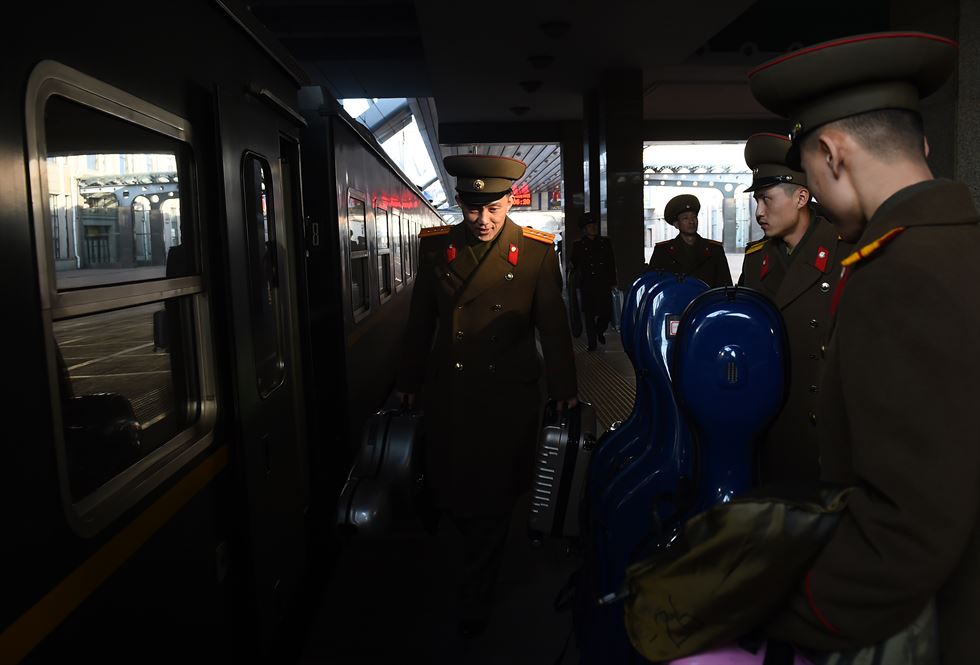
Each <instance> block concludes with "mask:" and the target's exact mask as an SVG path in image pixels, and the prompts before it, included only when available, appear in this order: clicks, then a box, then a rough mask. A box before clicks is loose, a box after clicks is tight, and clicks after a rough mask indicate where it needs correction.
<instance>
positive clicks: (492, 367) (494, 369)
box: [487, 363, 497, 372]
mask: <svg viewBox="0 0 980 665" xmlns="http://www.w3.org/2000/svg"><path fill="white" fill-rule="evenodd" d="M487 369H488V370H490V371H491V372H495V371H497V368H496V367H494V365H493V363H491V364H490V366H489V367H487Z"/></svg>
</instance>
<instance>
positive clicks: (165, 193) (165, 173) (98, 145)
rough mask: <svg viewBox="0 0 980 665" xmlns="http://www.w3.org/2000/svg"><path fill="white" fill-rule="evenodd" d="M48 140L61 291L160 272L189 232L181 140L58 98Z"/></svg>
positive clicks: (52, 102)
mask: <svg viewBox="0 0 980 665" xmlns="http://www.w3.org/2000/svg"><path fill="white" fill-rule="evenodd" d="M45 139H46V143H47V156H46V158H45V160H44V161H45V164H46V167H47V168H46V173H45V175H46V184H47V189H48V210H47V215H48V224H49V228H50V230H51V231H50V232H51V248H50V251H51V254H52V256H53V258H54V260H55V274H56V276H57V284H58V289H59V290H63V289H76V288H80V287H86V286H98V285H107V284H117V283H123V282H134V281H142V280H148V279H160V278H162V277H165V276H166V273H167V270H166V264H167V254H168V252H169V251H170V249H171V248H172V247H174V246H177V245H179V244H181V242H182V237H183V236H184V235H186V234H184V233H182V231H181V229H180V228H179V225H180V193H181V189H180V180H181V178H180V175H181V171H182V170H183V166H182V164H181V154H182V153H183V152H184V150H185V148H184V146H183V144H181V143H180V142H179V141H176V140H174V139H170V138H167V137H164V136H162V135H160V134H157V133H155V132H151V131H148V130H143V129H139V128H136V127H134V126H133V125H130V124H128V123H126V122H125V121H123V120H120V119H118V118H114V117H111V116H108V115H105V114H102V113H100V112H98V111H95V110H93V109H90V108H87V107H84V106H82V105H80V104H76V103H74V102H71V101H68V100H66V99H64V98H61V97H57V96H54V97H51V98H50V99H49V100H48V102H47V104H46V105H45ZM174 224H176V225H177V229H176V231H175V230H174V226H173V225H174ZM191 272H192V271H191V267H190V266H188V272H186V273H184V275H187V274H191ZM171 276H183V275H171Z"/></svg>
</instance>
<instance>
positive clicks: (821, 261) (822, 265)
mask: <svg viewBox="0 0 980 665" xmlns="http://www.w3.org/2000/svg"><path fill="white" fill-rule="evenodd" d="M829 258H830V252H828V251H827V248H826V247H818V248H817V259H816V260H815V261H814V262H813V265H814V266H815V267H816V269H817V270H819V271H820V272H827V260H828V259H829Z"/></svg>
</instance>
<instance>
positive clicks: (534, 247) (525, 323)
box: [397, 219, 577, 517]
mask: <svg viewBox="0 0 980 665" xmlns="http://www.w3.org/2000/svg"><path fill="white" fill-rule="evenodd" d="M469 233H470V232H469V230H468V229H467V228H466V226H465V224H458V225H456V226H454V227H451V228H450V229H449V231H448V233H445V234H443V235H434V236H428V237H426V233H425V232H423V234H422V236H423V237H422V240H421V242H420V257H419V267H418V272H417V279H416V282H415V287H414V292H413V294H412V304H411V310H410V313H409V320H408V326H407V331H406V335H405V346H404V353H403V356H402V357H403V361H402V364H401V367H400V369H399V372H398V377H397V385H398V389H399V390H401V391H403V392H409V393H418V392H419V391H420V388H421V389H422V407H423V409H424V410H425V428H426V442H425V449H426V475H427V478H428V483H429V487H430V489H431V491H432V495H433V500H434V501H435V503H436V505H437V506H438V507H440V508H441V509H443V510H446V511H449V512H450V513H451V514H453V515H455V516H457V517H479V516H492V515H501V514H504V513H508V512H509V511H510V510H511V509H512V508H513V504H514V501H515V500H516V498H517V497H518V496H520V494H521V493H523V492H524V491H525V490H526V489H527V488H528V487H529V486H530V481H531V472H532V467H533V460H534V451H535V445H536V441H537V434H538V421H539V418H540V415H541V407H542V404H541V391H540V388H539V383H538V382H539V378H540V376H541V364H540V362H539V360H538V352H537V348H536V345H535V336H534V331H535V329H537V331H538V336H539V338H540V341H541V349H542V352H543V355H544V376H545V379H546V382H547V390H548V394H549V395H550V396H551V397H553V398H555V399H568V398H570V397H573V396H575V394H576V392H577V388H576V380H575V364H574V359H573V356H572V340H571V335H570V334H569V331H568V323H567V322H568V317H567V314H566V311H565V305H564V302H563V301H562V297H561V289H562V281H561V274H560V271H559V268H558V260H557V257H556V256H555V251H554V247H553V244H552V242H551V236H550V234H545V233H542V232H540V231H533V230H531V229H524V230H522V228H521V227H520V226H518V225H516V224H514V223H513V222H512V221H511V220H510V219H508V220H506V222H505V224H504V228H503V229H501V231H500V233H499V235H498V237H497V239H496V244H495V245H494V246H492V247H491V248H490V250H489V252H488V253H487V255H486V256H485V257H484V258H483V260H482V261H481V262H480V263H479V264H477V263H476V260H475V258H474V256H473V254H472V252H471V251H470V250H468V249H467V246H466V245H467V240H468V234H469Z"/></svg>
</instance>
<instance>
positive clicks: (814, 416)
mask: <svg viewBox="0 0 980 665" xmlns="http://www.w3.org/2000/svg"><path fill="white" fill-rule="evenodd" d="M810 424H811V425H816V424H817V414H815V413H814V412H813V411H811V412H810Z"/></svg>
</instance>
